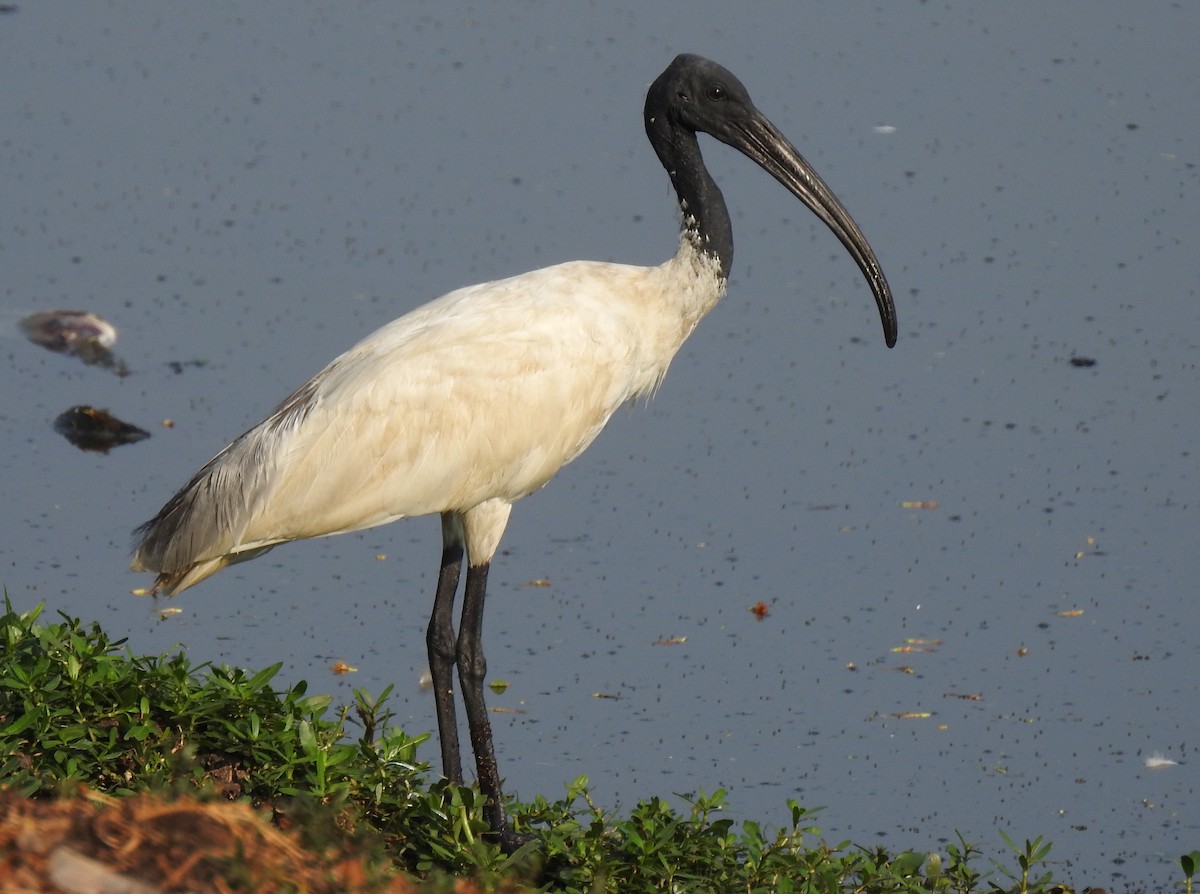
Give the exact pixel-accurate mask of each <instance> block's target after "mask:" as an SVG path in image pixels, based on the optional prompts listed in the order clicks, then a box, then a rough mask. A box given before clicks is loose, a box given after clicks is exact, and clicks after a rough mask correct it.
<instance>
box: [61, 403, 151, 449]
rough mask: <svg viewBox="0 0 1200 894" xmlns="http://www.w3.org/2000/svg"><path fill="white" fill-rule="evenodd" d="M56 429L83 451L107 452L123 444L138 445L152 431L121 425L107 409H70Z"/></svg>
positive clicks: (126, 423)
mask: <svg viewBox="0 0 1200 894" xmlns="http://www.w3.org/2000/svg"><path fill="white" fill-rule="evenodd" d="M54 430H55V431H56V432H58V433H59V434H60V435H62V436H63V437H64V438H66V439H67V440H68V441H70V442H71V443H72V444H74V445H75V446H76V447H78V448H79V449H80V450H95V451H97V452H99V453H108V451H109V450H111V449H112V448H113V447H119V446H121V445H122V444H136V443H137V442H138V441H143V440H145V439H146V438H148V437H150V432H148V431H144V430H142V429H140V428H138V427H137V426H136V425H130V424H129V423H128V422H122V421H121V420H120V419H118V418H116V417H115V416H113V415H112V414H111V413H109V412H108V410H97V409H96V408H95V407H88V406H78V407H71V409H69V410H67V411H66V412H65V413H62V414H61V415H60V416H59V417H58V418H57V419H55V420H54Z"/></svg>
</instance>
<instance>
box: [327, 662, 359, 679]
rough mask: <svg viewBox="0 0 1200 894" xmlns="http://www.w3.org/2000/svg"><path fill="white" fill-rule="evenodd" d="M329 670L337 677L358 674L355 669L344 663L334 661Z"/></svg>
mask: <svg viewBox="0 0 1200 894" xmlns="http://www.w3.org/2000/svg"><path fill="white" fill-rule="evenodd" d="M329 669H330V670H331V671H333V672H334V673H335V674H337V675H338V676H339V677H342V676H345V675H346V674H356V673H358V668H357V667H351V666H350V665H348V664H347V663H346V662H344V661H335V662H334V663H333V666H332V667H330V668H329Z"/></svg>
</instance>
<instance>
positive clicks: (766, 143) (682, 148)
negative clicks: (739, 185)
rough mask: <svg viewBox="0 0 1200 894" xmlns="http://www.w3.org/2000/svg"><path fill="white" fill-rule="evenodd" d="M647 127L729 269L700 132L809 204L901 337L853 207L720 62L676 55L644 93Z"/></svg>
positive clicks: (722, 218)
mask: <svg viewBox="0 0 1200 894" xmlns="http://www.w3.org/2000/svg"><path fill="white" fill-rule="evenodd" d="M645 121H646V135H647V136H648V137H649V138H650V142H651V144H652V145H653V146H654V151H655V152H657V153H658V157H659V160H660V161H661V162H662V164H663V167H665V168H666V169H667V172H668V173H669V174H670V175H671V180H672V182H674V183H675V188H676V190H677V191H678V192H679V196H680V203H681V204H682V205H683V206H684V208H685V210H686V211H687V213H688V214H692V215H694V217H695V218H696V219H697V220H698V221H700V219H701V218H706V217H707V218H710V219H707V220H703V221H701V223H700V226H701V228H702V229H703V228H707V229H708V230H709V231H710V232H709V233H706V234H705V235H706V238H707V240H708V241H707V242H706V244H711V245H713V246H715V253H716V254H717V255H718V257H720V258H721V261H722V269H723V272H724V273H725V275H728V267H729V261H730V258H731V256H732V254H733V239H732V235H731V234H730V233H729V232H728V229H729V226H728V224H729V218H728V212H727V211H726V210H725V207H724V201H723V199H722V198H721V193H720V190H719V189H717V187H716V184H715V183H713V182H712V178H711V176H709V174H708V171H707V170H706V169H705V168H704V163H703V161H702V160H701V158H700V152H699V149H698V147H697V144H696V133H697V132H704V133H707V134H709V135H711V136H713V137H716V138H717V139H718V140H720V141H721V142H722V143H725V144H727V145H729V146H732V147H733V148H735V149H737V150H738V151H739V152H742V153H744V154H745V155H747V156H748V157H750V158H751V159H753V160H754V161H755V162H756V163H757V164H758V165H759V166H760V167H762V168H763V169H764V170H765V171H767V172H768V173H769V174H770V175H771V176H772V177H774V178H775V179H776V180H778V181H779V182H780V183H782V184H783V185H784V186H786V187H787V188H788V190H789V191H791V192H792V194H793V195H795V196H796V197H797V198H798V199H800V201H802V202H803V203H804V204H805V205H807V206H808V207H809V209H811V210H812V212H813V213H814V214H816V215H817V217H819V218H821V220H822V221H824V222H825V225H826V226H828V227H829V229H831V230H832V231H833V232H834V235H836V236H837V237H838V239H839V240H841V242H842V244H843V245H844V246H845V247H846V249H847V250H848V251H849V252H850V254H851V256H853V258H854V260H855V261H856V262H857V263H858V266H859V268H860V269H861V270H862V272H863V275H864V276H865V277H866V279H867V283H868V285H870V287H871V291H872V292H873V293H874V295H875V303H876V305H877V306H878V308H879V316H880V319H881V321H882V322H883V336H884V340H885V341H886V342H887V345H888V347H891V346H892V345H894V344H895V343H896V309H895V307H894V306H893V304H892V293H891V290H890V289H889V287H888V284H887V280H886V279H885V278H884V275H883V271H882V270H881V269H880V266H879V260H878V259H877V258H876V257H875V252H874V251H872V249H871V246H870V245H869V244H868V243H867V239H866V237H865V236H864V235H863V234H862V230H860V229H859V228H858V224H856V223H855V222H854V219H853V218H851V217H850V213H849V212H848V211H847V210H846V209H845V207H844V206H843V205H842V203H841V202H840V201H839V200H838V198H837V196H835V195H834V194H833V191H832V190H830V189H829V187H828V186H826V185H825V182H824V181H823V180H822V179H821V178H820V177H819V176H818V175H817V172H816V171H815V170H813V167H812V165H810V164H809V163H808V162H807V161H805V159H804V157H803V156H802V155H801V154H800V152H799V151H798V150H797V149H796V147H795V146H793V145H792V144H791V143H790V142H788V139H787V138H786V137H785V136H784V135H783V134H782V133H780V132H779V129H778V128H776V127H775V125H774V124H772V123H771V122H770V121H769V120H768V119H767V117H766V116H765V115H763V114H762V112H760V111H759V110H758V109H757V108H755V106H754V103H753V102H752V101H751V99H750V94H749V93H748V92H747V91H746V88H745V87H744V86H743V85H742V82H741V81H739V80H738V79H737V78H736V77H734V76H733V74H732V73H731V72H730V71H729V70H728V69H726V68H724V67H723V66H721V65H718V64H717V63H716V62H713V61H712V60H710V59H705V58H704V57H703V56H695V55H692V54H690V53H685V54H682V55H679V56H676V57H675V59H674V60H673V61H672V62H671V64H670V65H668V66H667V69H666V71H664V72H663V73H662V74H661V75H659V76H658V78H657V79H655V81H654V83H653V84H651V85H650V89H649V91H647V93H646V107H645Z"/></svg>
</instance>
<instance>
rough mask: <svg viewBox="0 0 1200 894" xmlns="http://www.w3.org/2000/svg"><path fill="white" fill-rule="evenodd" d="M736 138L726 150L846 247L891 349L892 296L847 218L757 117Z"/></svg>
mask: <svg viewBox="0 0 1200 894" xmlns="http://www.w3.org/2000/svg"><path fill="white" fill-rule="evenodd" d="M734 132H735V134H736V136H735V137H734V139H733V140H729V141H728V142H729V144H730V145H731V146H733V147H734V148H735V149H737V150H739V151H740V152H742V153H744V154H745V155H747V156H748V157H750V158H752V159H753V160H754V161H755V162H756V163H757V164H758V166H759V167H761V168H762V169H763V170H765V171H767V172H768V173H769V174H770V175H771V176H772V177H774V178H775V179H776V180H778V181H779V182H780V183H782V184H783V185H784V186H786V187H787V188H788V190H789V191H790V192H791V193H792V194H793V195H795V196H796V198H798V199H799V200H800V201H801V202H803V203H804V204H805V205H807V206H808V207H809V209H810V210H811V211H812V212H813V213H814V214H815V215H817V217H819V218H821V220H823V221H824V222H825V225H826V226H827V227H829V229H831V230H833V232H834V235H836V236H837V237H838V239H840V240H841V242H842V245H844V246H846V249H847V250H848V251H849V252H850V254H851V256H852V257H853V258H854V260H855V261H856V262H857V263H858V266H859V269H861V270H862V272H863V276H865V277H866V279H867V284H868V285H870V287H871V291H872V292H874V293H875V304H876V305H877V306H878V307H879V318H880V320H881V321H882V322H883V339H884V341H885V342H887V346H888V347H889V348H890V347H892V346H893V345H895V344H896V307H895V305H894V304H893V303H892V290H891V289H890V288H889V287H888V284H887V279H886V278H885V277H884V275H883V270H882V269H881V268H880V266H879V259H878V258H876V257H875V252H874V251H872V250H871V246H870V244H869V243H868V242H867V237H866V236H864V235H863V233H862V230H860V229H859V228H858V224H856V223H855V222H854V218H852V217H851V216H850V212H849V211H847V210H846V208H845V206H843V205H842V203H841V202H840V201H839V200H838V197H837V196H835V195H834V194H833V191H832V190H831V189H830V188H829V187H828V186H826V185H825V181H824V180H822V179H821V178H820V176H818V174H817V172H816V171H814V170H813V167H812V165H810V164H809V163H808V162H807V161H805V160H804V156H803V155H801V154H800V153H799V151H798V150H797V149H796V147H795V146H793V145H792V144H791V143H790V142H789V141H788V139H787V137H785V136H784V135H783V134H782V133H780V132H779V129H778V128H777V127H775V125H774V124H772V123H771V122H770V121H769V120H767V118H766V117H765V116H764V115H763V114H762V113H761V112H756V114H755V115H753V116H752V117H750V118H749V119H748V120H746V121H745V122H741V123H740V124H739V125H737V126H735V128H734Z"/></svg>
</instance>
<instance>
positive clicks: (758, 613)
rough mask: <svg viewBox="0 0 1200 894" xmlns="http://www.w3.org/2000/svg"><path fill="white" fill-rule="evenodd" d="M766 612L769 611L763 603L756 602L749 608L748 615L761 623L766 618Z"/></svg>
mask: <svg viewBox="0 0 1200 894" xmlns="http://www.w3.org/2000/svg"><path fill="white" fill-rule="evenodd" d="M768 612H769V609H768V607H767V604H766V603H765V602H756V603H754V605H752V606H750V614H752V615H754V619H755V620H756V621H761V620H762V619H763V618H765V617H766V616H767V613H768Z"/></svg>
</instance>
